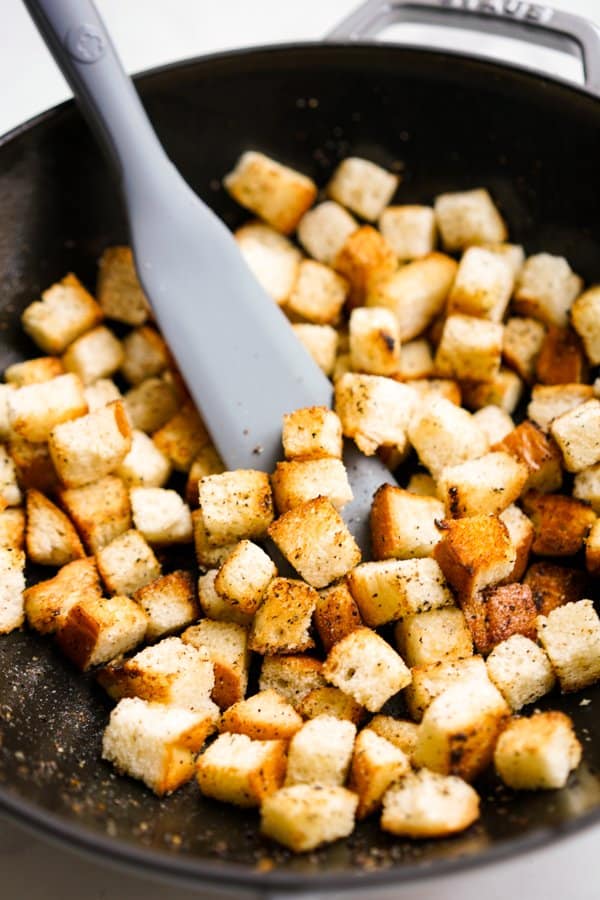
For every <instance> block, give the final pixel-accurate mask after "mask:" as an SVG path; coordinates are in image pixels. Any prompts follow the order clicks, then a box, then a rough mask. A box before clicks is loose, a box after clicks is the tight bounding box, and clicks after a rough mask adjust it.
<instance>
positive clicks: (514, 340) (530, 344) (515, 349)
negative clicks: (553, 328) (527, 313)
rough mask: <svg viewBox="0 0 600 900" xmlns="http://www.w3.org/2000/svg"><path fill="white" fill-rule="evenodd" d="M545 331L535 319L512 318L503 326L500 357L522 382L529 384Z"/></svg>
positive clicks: (533, 375) (533, 373)
mask: <svg viewBox="0 0 600 900" xmlns="http://www.w3.org/2000/svg"><path fill="white" fill-rule="evenodd" d="M545 336H546V329H545V327H544V326H543V325H542V323H541V322H538V321H537V320H536V319H526V318H522V317H520V316H513V317H512V318H510V319H508V321H507V322H506V324H505V326H504V335H503V338H502V357H503V359H504V362H505V363H506V365H507V366H509V367H510V368H511V369H514V370H515V372H516V373H517V375H519V376H520V377H521V378H522V379H523V381H526V382H531V381H533V379H534V377H535V371H536V369H535V367H536V363H537V359H538V356H539V354H540V350H541V349H542V345H543V343H544V338H545Z"/></svg>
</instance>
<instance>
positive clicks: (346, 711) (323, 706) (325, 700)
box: [298, 687, 366, 725]
mask: <svg viewBox="0 0 600 900" xmlns="http://www.w3.org/2000/svg"><path fill="white" fill-rule="evenodd" d="M298 710H299V712H300V714H301V715H302V716H304V718H305V719H316V718H317V716H334V717H335V718H336V719H344V720H347V721H348V722H353V723H354V724H355V725H359V724H360V723H361V722H362V720H363V719H364V718H365V716H366V710H365V709H364V708H363V707H362V706H361V705H360V703H357V702H356V700H353V699H352V697H349V696H348V694H344V692H343V691H340V690H339V689H338V688H335V687H321V688H315V690H314V691H310V692H309V693H308V694H306V696H305V697H303V698H302V700H301V701H300V703H299V705H298Z"/></svg>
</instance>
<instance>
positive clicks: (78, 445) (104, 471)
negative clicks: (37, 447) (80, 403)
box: [48, 400, 131, 488]
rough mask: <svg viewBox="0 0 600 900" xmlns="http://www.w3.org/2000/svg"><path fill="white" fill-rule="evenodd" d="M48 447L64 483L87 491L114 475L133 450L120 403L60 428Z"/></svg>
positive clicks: (55, 428) (125, 416) (58, 427)
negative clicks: (93, 484) (88, 485)
mask: <svg viewBox="0 0 600 900" xmlns="http://www.w3.org/2000/svg"><path fill="white" fill-rule="evenodd" d="M48 447H49V450H50V456H51V457H52V462H53V463H54V467H55V469H56V471H57V473H58V477H59V478H60V480H61V481H62V483H63V484H64V485H65V486H66V487H68V488H77V487H83V486H84V485H86V484H90V482H92V481H96V480H97V479H98V478H102V477H103V476H104V475H108V474H109V473H110V472H112V471H114V469H116V468H117V467H118V466H119V465H120V464H121V462H122V461H123V460H124V459H125V457H126V456H127V454H128V453H129V450H130V449H131V427H130V425H129V420H128V418H127V413H126V412H125V407H124V406H123V404H122V403H121V401H120V400H116V401H115V402H114V403H109V405H108V406H104V407H102V409H98V410H96V411H95V412H93V413H88V414H87V415H85V416H80V417H79V418H78V419H74V420H73V421H72V422H63V423H62V424H61V425H56V426H55V427H54V428H53V429H52V431H51V432H50V437H49V439H48Z"/></svg>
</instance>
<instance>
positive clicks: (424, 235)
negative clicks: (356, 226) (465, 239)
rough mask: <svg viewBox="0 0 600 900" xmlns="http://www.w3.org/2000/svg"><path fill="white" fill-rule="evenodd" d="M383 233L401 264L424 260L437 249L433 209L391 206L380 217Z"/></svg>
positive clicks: (380, 227) (428, 207)
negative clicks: (423, 258) (402, 262)
mask: <svg viewBox="0 0 600 900" xmlns="http://www.w3.org/2000/svg"><path fill="white" fill-rule="evenodd" d="M379 230H380V231H381V233H382V235H383V236H384V238H385V239H386V241H387V242H388V244H389V245H390V247H392V249H393V251H394V253H395V254H396V256H397V257H398V259H400V260H404V261H408V260H412V259H420V258H421V257H422V256H427V254H428V253H431V252H432V251H433V249H434V247H435V240H436V234H437V228H436V224H435V213H434V211H433V209H432V208H431V206H387V207H386V208H385V209H384V210H383V212H382V213H381V215H380V217H379Z"/></svg>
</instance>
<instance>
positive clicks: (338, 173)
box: [327, 156, 400, 222]
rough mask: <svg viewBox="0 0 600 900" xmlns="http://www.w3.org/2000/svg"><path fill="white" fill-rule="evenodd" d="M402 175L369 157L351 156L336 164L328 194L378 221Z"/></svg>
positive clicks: (361, 214) (365, 217) (338, 201)
mask: <svg viewBox="0 0 600 900" xmlns="http://www.w3.org/2000/svg"><path fill="white" fill-rule="evenodd" d="M399 182H400V179H399V178H398V176H397V175H392V173H391V172H387V171H386V170H385V169H383V168H382V167H381V166H378V165H376V164H375V163H373V162H371V161H370V160H367V159H360V158H359V157H356V156H349V157H347V158H346V159H343V160H342V161H341V163H340V164H339V165H338V167H337V168H336V170H335V172H334V173H333V176H332V178H331V181H330V182H329V184H328V186H327V193H328V194H329V196H330V197H331V198H332V199H333V200H335V201H336V202H337V203H340V204H341V205H342V206H347V207H348V209H350V210H352V212H354V213H356V214H357V215H359V216H361V218H363V219H367V221H369V222H375V220H376V219H378V218H379V216H380V215H381V213H382V212H383V209H384V207H385V206H387V204H388V203H389V201H390V200H391V198H392V195H393V194H394V192H395V190H396V188H397V187H398V184H399Z"/></svg>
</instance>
